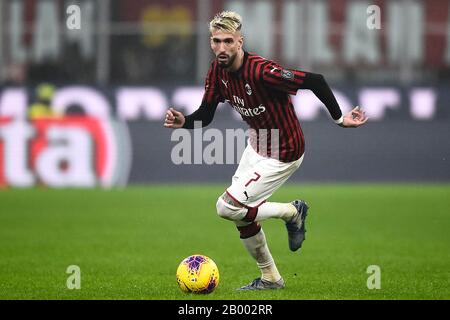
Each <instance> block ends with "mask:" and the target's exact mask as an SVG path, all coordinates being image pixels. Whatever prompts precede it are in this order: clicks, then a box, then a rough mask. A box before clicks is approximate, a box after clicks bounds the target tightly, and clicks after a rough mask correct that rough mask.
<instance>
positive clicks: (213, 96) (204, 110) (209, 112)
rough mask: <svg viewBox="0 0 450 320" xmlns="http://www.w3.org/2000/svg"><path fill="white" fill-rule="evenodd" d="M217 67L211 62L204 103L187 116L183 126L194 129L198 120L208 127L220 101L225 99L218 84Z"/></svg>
mask: <svg viewBox="0 0 450 320" xmlns="http://www.w3.org/2000/svg"><path fill="white" fill-rule="evenodd" d="M217 68H218V67H217V65H216V64H215V63H212V64H211V67H210V68H209V70H208V74H207V76H206V80H205V93H204V94H203V99H202V103H201V105H200V107H199V108H198V109H197V110H196V111H195V112H193V113H192V114H190V115H187V116H185V122H184V125H183V128H185V129H194V127H195V122H196V121H201V125H202V127H206V126H207V125H209V124H210V123H211V122H212V120H213V118H214V114H215V112H216V109H217V105H218V104H219V102H224V101H225V99H224V98H223V97H222V95H221V93H220V90H219V87H218V86H217V79H218V78H217Z"/></svg>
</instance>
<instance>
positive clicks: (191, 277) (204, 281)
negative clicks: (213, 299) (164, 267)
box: [177, 254, 219, 294]
mask: <svg viewBox="0 0 450 320" xmlns="http://www.w3.org/2000/svg"><path fill="white" fill-rule="evenodd" d="M177 283H178V286H179V287H180V289H181V290H183V291H184V292H193V293H203V294H205V293H211V292H213V291H214V290H215V289H216V288H217V286H218V285H219V269H218V268H217V265H216V263H215V262H214V261H213V260H212V259H211V258H208V257H207V256H204V255H201V254H195V255H192V256H189V257H187V258H186V259H184V260H183V261H181V263H180V265H179V266H178V269H177Z"/></svg>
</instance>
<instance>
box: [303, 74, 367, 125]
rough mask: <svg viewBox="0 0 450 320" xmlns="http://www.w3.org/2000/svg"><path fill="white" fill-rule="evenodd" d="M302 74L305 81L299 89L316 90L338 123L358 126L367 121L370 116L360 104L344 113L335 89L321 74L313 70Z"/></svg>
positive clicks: (317, 95) (316, 93) (315, 92)
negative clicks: (333, 89)
mask: <svg viewBox="0 0 450 320" xmlns="http://www.w3.org/2000/svg"><path fill="white" fill-rule="evenodd" d="M294 72H295V71H294ZM301 74H302V75H304V77H303V83H302V84H301V86H300V88H299V89H310V90H311V91H312V92H314V94H315V95H316V97H317V98H319V100H320V101H322V103H323V104H324V105H325V107H326V108H327V109H328V112H329V113H330V115H331V117H332V118H333V120H334V122H335V123H336V124H338V125H339V126H341V127H343V128H357V127H359V126H362V125H363V124H365V123H366V122H367V120H368V119H369V118H368V117H367V116H366V114H365V112H364V110H363V109H361V108H360V107H359V106H357V107H355V108H354V109H353V110H351V111H350V112H348V113H347V114H346V115H342V111H341V108H340V107H339V104H338V103H337V101H336V97H335V96H334V94H333V91H331V88H330V86H329V85H328V83H327V82H326V81H325V78H324V77H323V76H322V75H321V74H317V73H311V72H301Z"/></svg>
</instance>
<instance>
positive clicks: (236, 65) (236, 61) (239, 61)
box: [226, 49, 244, 72]
mask: <svg viewBox="0 0 450 320" xmlns="http://www.w3.org/2000/svg"><path fill="white" fill-rule="evenodd" d="M243 63H244V50H242V49H241V50H239V51H238V54H237V56H236V59H234V62H233V64H232V65H231V66H230V67H228V68H226V70H227V71H228V72H236V71H238V70H239V68H240V67H241V66H242V64H243Z"/></svg>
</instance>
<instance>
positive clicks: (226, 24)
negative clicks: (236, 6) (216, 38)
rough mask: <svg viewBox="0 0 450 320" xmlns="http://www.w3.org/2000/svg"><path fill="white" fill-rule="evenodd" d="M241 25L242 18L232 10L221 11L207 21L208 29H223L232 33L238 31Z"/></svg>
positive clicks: (211, 30)
mask: <svg viewBox="0 0 450 320" xmlns="http://www.w3.org/2000/svg"><path fill="white" fill-rule="evenodd" d="M241 27H242V18H241V16H240V15H239V14H237V13H236V12H233V11H222V12H221V13H218V14H216V16H215V17H214V18H213V19H212V20H211V22H210V23H209V31H210V32H211V33H212V32H214V31H218V30H220V31H224V32H230V33H234V32H236V31H240V30H241Z"/></svg>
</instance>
